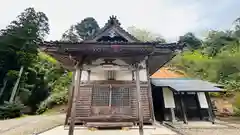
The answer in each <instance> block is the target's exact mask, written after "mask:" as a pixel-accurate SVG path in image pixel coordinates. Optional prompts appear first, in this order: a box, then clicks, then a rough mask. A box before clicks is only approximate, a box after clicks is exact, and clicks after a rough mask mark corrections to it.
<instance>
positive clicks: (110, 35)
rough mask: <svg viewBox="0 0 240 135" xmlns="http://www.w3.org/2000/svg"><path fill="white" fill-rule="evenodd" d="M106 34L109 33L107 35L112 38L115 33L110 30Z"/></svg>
mask: <svg viewBox="0 0 240 135" xmlns="http://www.w3.org/2000/svg"><path fill="white" fill-rule="evenodd" d="M108 34H109V35H108V36H109V37H111V38H113V37H115V36H116V33H115V31H114V30H110V31H109V32H108Z"/></svg>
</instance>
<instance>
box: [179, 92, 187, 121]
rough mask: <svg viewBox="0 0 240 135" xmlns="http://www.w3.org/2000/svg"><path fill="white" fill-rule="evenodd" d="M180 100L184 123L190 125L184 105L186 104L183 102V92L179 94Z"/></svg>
mask: <svg viewBox="0 0 240 135" xmlns="http://www.w3.org/2000/svg"><path fill="white" fill-rule="evenodd" d="M179 98H180V105H181V110H182V115H183V121H184V123H185V124H188V121H187V114H186V109H185V105H184V102H183V99H182V93H181V92H179Z"/></svg>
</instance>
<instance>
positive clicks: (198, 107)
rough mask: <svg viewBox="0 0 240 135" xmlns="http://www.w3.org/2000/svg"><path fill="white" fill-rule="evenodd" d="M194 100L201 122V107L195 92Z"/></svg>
mask: <svg viewBox="0 0 240 135" xmlns="http://www.w3.org/2000/svg"><path fill="white" fill-rule="evenodd" d="M195 100H196V102H197V109H198V115H199V118H200V120H202V119H203V117H202V113H201V106H200V101H199V99H198V95H197V92H195Z"/></svg>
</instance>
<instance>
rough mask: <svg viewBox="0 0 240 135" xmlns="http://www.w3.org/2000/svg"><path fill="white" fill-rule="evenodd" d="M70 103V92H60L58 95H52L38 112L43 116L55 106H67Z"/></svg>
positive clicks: (41, 105)
mask: <svg viewBox="0 0 240 135" xmlns="http://www.w3.org/2000/svg"><path fill="white" fill-rule="evenodd" d="M67 101H68V91H60V92H58V93H52V94H51V95H50V96H49V97H48V98H47V99H46V100H44V101H43V102H42V103H41V104H40V106H39V108H38V110H37V114H42V113H43V112H45V111H47V110H48V109H51V108H52V107H53V106H54V105H62V104H66V103H67Z"/></svg>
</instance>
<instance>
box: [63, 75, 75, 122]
mask: <svg viewBox="0 0 240 135" xmlns="http://www.w3.org/2000/svg"><path fill="white" fill-rule="evenodd" d="M74 77H75V72H73V75H72V82H71V86H70V88H69V91H68V109H67V114H66V118H65V122H64V126H66V125H67V124H68V120H69V116H70V113H71V109H72V99H73V96H74V95H73V91H74V83H75V81H74Z"/></svg>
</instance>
